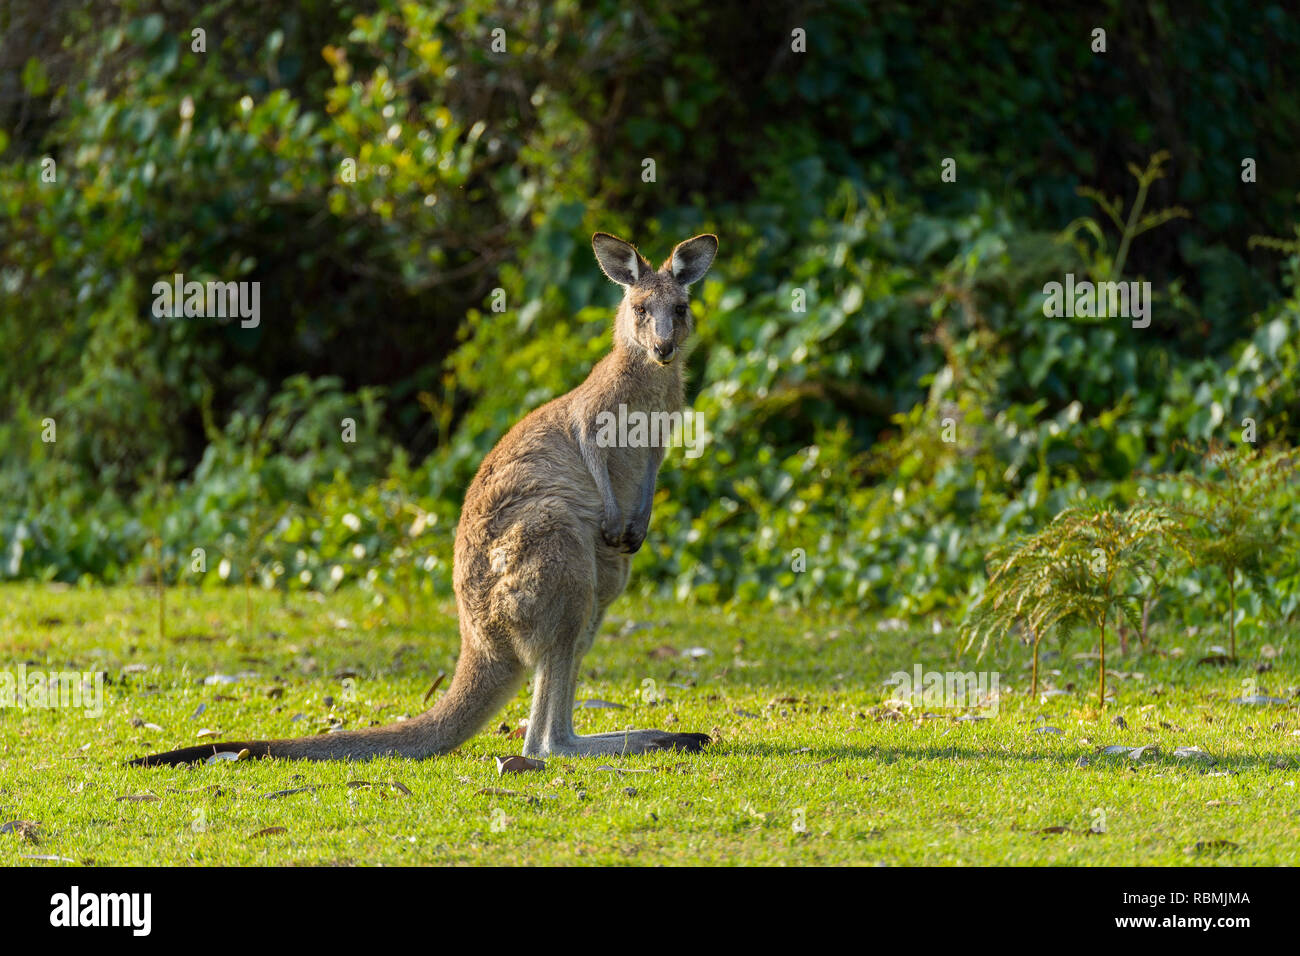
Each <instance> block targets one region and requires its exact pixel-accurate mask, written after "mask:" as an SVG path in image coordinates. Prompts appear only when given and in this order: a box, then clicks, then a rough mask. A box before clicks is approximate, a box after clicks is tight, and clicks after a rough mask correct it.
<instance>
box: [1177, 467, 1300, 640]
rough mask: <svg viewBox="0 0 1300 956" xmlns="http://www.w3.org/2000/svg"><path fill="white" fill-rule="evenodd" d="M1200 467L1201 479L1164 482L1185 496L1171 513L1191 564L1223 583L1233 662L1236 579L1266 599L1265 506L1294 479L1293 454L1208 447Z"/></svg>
mask: <svg viewBox="0 0 1300 956" xmlns="http://www.w3.org/2000/svg"><path fill="white" fill-rule="evenodd" d="M1203 463H1204V467H1203V470H1202V472H1201V474H1196V473H1195V472H1185V473H1180V474H1178V475H1174V476H1169V477H1172V478H1174V479H1175V480H1176V481H1178V482H1179V483H1180V484H1182V485H1183V487H1184V488H1185V489H1187V491H1188V494H1187V496H1186V498H1185V500H1183V501H1180V502H1178V503H1176V504H1175V505H1174V506H1173V511H1174V513H1175V515H1176V517H1177V518H1178V519H1179V521H1180V523H1181V531H1182V538H1183V542H1184V545H1185V548H1186V550H1187V551H1188V552H1189V554H1190V555H1191V558H1192V561H1193V563H1194V564H1195V565H1197V566H1200V565H1206V564H1209V565H1213V566H1215V567H1217V568H1219V569H1220V570H1221V571H1222V572H1223V575H1224V577H1225V578H1226V579H1227V582H1228V642H1229V644H1228V649H1229V656H1230V657H1231V658H1232V659H1233V660H1236V659H1237V578H1238V576H1239V575H1240V576H1241V577H1242V578H1244V579H1245V580H1246V581H1249V582H1250V583H1251V584H1252V585H1253V586H1254V588H1255V590H1256V591H1257V592H1258V593H1259V594H1261V595H1264V594H1267V592H1268V584H1267V581H1266V580H1265V575H1264V571H1265V561H1266V557H1267V555H1269V554H1270V553H1271V552H1272V550H1273V548H1274V546H1275V544H1276V534H1275V529H1274V528H1273V527H1272V526H1271V524H1270V522H1269V518H1268V516H1269V514H1270V511H1269V507H1268V504H1269V501H1270V500H1271V499H1272V498H1273V496H1274V494H1275V493H1276V492H1277V491H1278V490H1279V489H1280V488H1281V487H1282V486H1283V485H1284V484H1285V483H1286V482H1287V481H1289V480H1291V479H1292V478H1293V477H1294V475H1295V473H1296V468H1297V460H1296V457H1295V453H1294V452H1288V451H1278V450H1268V451H1259V450H1257V449H1255V448H1253V447H1251V446H1250V445H1240V446H1237V447H1235V448H1234V447H1224V446H1221V445H1218V444H1213V445H1211V446H1210V447H1209V449H1208V450H1207V451H1206V452H1205V453H1204V456H1203Z"/></svg>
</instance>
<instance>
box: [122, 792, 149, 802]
mask: <svg viewBox="0 0 1300 956" xmlns="http://www.w3.org/2000/svg"><path fill="white" fill-rule="evenodd" d="M116 799H117V801H118V802H119V803H121V802H122V801H123V800H125V801H126V802H128V803H154V802H156V801H157V800H158V798H157V797H155V796H154V795H153V794H152V793H131V794H126V795H124V796H121V797H117V798H116Z"/></svg>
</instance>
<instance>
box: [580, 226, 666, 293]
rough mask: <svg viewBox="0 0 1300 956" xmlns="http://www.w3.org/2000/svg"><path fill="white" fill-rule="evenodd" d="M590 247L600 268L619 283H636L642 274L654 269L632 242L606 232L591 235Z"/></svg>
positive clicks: (623, 284) (626, 284)
mask: <svg viewBox="0 0 1300 956" xmlns="http://www.w3.org/2000/svg"><path fill="white" fill-rule="evenodd" d="M591 248H592V250H593V251H594V252H595V253H596V261H597V262H598V263H600V270H601V271H602V272H604V273H605V275H607V276H609V277H610V279H612V280H613V281H614V282H617V283H618V284H619V285H622V286H629V285H636V282H637V280H638V279H640V278H641V277H642V276H643V275H645V274H646V273H647V272H653V271H654V270H653V269H652V268H651V266H650V263H648V262H646V261H645V259H643V258H642V257H641V253H639V252H637V251H636V248H635V247H634V246H633V245H632V243H630V242H624V241H623V240H622V239H620V238H618V237H617V236H611V235H610V234H609V233H607V232H598V233H596V234H595V235H594V236H592V237H591Z"/></svg>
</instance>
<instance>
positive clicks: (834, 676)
mask: <svg viewBox="0 0 1300 956" xmlns="http://www.w3.org/2000/svg"><path fill="white" fill-rule="evenodd" d="M168 610H169V621H168V632H169V633H168V637H167V639H166V640H165V641H163V642H160V641H159V640H158V632H157V607H156V604H155V603H154V599H153V596H152V595H151V594H150V593H149V592H147V591H144V590H135V589H119V590H109V591H103V590H86V591H83V590H77V589H66V588H63V589H59V588H53V587H47V586H35V585H33V586H4V587H3V588H0V657H2V658H3V664H0V669H4V670H9V671H11V672H14V671H16V670H17V668H18V667H19V665H20V664H23V663H25V664H26V666H27V668H28V669H29V670H34V669H38V668H39V669H43V670H45V671H47V672H48V671H56V670H79V671H95V670H98V671H103V672H104V673H105V674H106V677H107V681H106V683H105V685H104V702H103V703H104V706H103V713H102V715H100V716H99V717H97V718H95V717H89V716H86V715H84V714H83V713H81V712H78V711H76V710H71V709H47V710H42V709H31V708H29V709H26V710H19V709H16V708H11V709H3V710H0V823H5V822H8V821H30V822H33V823H35V824H38V825H39V827H38V829H35V830H33V829H32V828H30V827H24V826H15V827H11V828H10V832H8V833H4V834H0V864H3V865H15V864H26V865H38V866H55V865H59V863H58V862H57V861H41V862H37V861H35V860H33V859H32V858H34V857H60V858H66V859H68V860H71V861H74V862H75V863H80V864H87V865H95V864H116V865H159V864H161V865H184V864H200V865H203V864H319V863H324V864H345V865H370V864H442V863H456V864H476V863H477V864H548V863H634V864H655V863H663V864H678V863H681V864H686V863H709V864H730V863H744V864H779V863H788V864H817V863H824V864H891V865H898V864H903V865H914V864H1003V863H1005V864H1081V865H1132V864H1142V865H1171V864H1172V865H1188V864H1208V865H1220V864H1290V865H1295V864H1297V863H1300V793H1297V786H1296V782H1297V779H1300V759H1298V758H1297V753H1298V752H1300V715H1298V714H1297V697H1296V695H1297V693H1300V688H1298V687H1297V685H1300V663H1298V662H1297V652H1298V651H1300V642H1298V641H1297V637H1298V636H1300V635H1298V634H1297V632H1295V631H1294V630H1293V631H1290V632H1280V631H1279V632H1274V633H1272V634H1270V635H1268V636H1267V638H1266V639H1267V640H1268V643H1269V648H1268V650H1267V651H1265V649H1264V644H1263V640H1264V639H1262V638H1260V637H1258V636H1255V637H1247V638H1246V640H1245V642H1244V644H1243V657H1242V659H1241V661H1240V662H1238V663H1237V664H1233V665H1225V666H1214V665H1211V664H1198V663H1197V661H1198V659H1200V658H1202V657H1204V656H1206V653H1207V651H1208V647H1209V645H1211V644H1214V643H1220V642H1221V638H1220V637H1219V635H1218V634H1217V632H1216V631H1213V630H1211V629H1209V628H1205V627H1202V628H1201V632H1200V634H1199V636H1194V637H1189V636H1187V635H1184V634H1161V635H1159V636H1158V637H1159V643H1160V645H1161V646H1162V649H1163V650H1164V651H1165V652H1166V653H1164V654H1159V655H1157V654H1150V655H1146V656H1137V655H1134V654H1130V655H1129V656H1128V657H1121V656H1120V655H1119V654H1118V650H1117V649H1112V648H1108V659H1107V663H1108V665H1109V666H1111V667H1112V668H1113V673H1112V677H1111V679H1110V685H1111V687H1112V688H1113V689H1114V692H1115V696H1116V699H1115V701H1114V702H1113V703H1111V704H1109V705H1108V706H1107V708H1106V710H1105V712H1104V713H1103V714H1099V713H1098V712H1097V710H1096V709H1095V701H1096V697H1095V693H1096V677H1095V673H1096V672H1095V661H1093V660H1091V659H1082V660H1080V659H1075V657H1074V656H1073V653H1066V654H1064V655H1063V656H1060V657H1052V658H1050V659H1047V660H1045V661H1044V663H1043V668H1044V670H1045V671H1046V675H1045V680H1046V682H1047V686H1048V687H1049V688H1052V689H1054V690H1055V691H1057V692H1055V693H1052V694H1050V695H1047V696H1045V697H1044V696H1040V698H1039V699H1037V700H1034V699H1029V695H1028V688H1029V681H1028V666H1027V665H1028V656H1027V654H1022V653H1020V652H1019V649H1015V654H1014V656H1013V655H1012V649H1011V648H1004V649H1002V650H1000V651H997V652H993V653H992V654H991V655H990V656H987V657H986V658H985V660H984V661H983V662H980V663H979V664H976V662H975V659H974V655H973V654H971V655H965V656H959V655H956V654H955V651H954V648H955V637H954V636H953V632H952V630H951V629H950V628H944V627H940V626H936V625H935V623H934V622H918V626H916V627H912V628H910V629H904V628H903V627H902V625H900V624H899V623H898V622H881V621H877V620H873V619H869V618H861V617H856V616H853V615H851V614H846V615H845V616H842V617H836V618H829V617H824V616H818V615H812V614H808V613H805V612H799V611H782V610H779V609H778V610H772V609H769V608H760V609H758V610H754V611H745V612H743V613H740V612H737V613H730V612H725V611H720V610H711V609H691V608H688V607H683V606H680V605H677V604H673V603H670V602H654V603H648V602H645V601H642V600H639V599H633V598H624V599H623V600H621V601H620V602H619V603H618V604H616V605H615V607H614V608H613V609H612V613H611V615H610V618H609V619H608V620H607V621H606V625H605V630H604V633H603V634H602V636H601V637H600V638H599V639H598V640H597V643H596V646H595V647H594V648H593V650H592V652H591V653H590V654H589V655H588V657H587V659H586V662H585V669H584V673H583V681H582V683H581V685H580V688H579V694H578V696H579V698H583V699H594V700H598V701H605V702H609V703H613V704H620V705H623V708H622V709H617V708H613V707H607V706H601V707H583V708H582V709H580V710H579V711H578V712H577V715H576V723H577V725H578V729H579V732H583V733H585V732H594V731H607V730H616V729H619V728H623V727H630V726H636V727H658V728H662V729H672V730H684V731H703V732H707V733H709V734H711V735H712V736H713V738H714V743H713V745H712V746H711V747H710V748H709V749H708V750H706V752H705V753H703V754H699V755H693V756H687V755H680V754H672V753H664V754H657V755H653V756H644V757H626V758H602V759H553V760H549V761H547V765H546V767H545V769H544V770H543V771H541V772H532V773H526V774H506V775H505V776H498V773H497V769H496V763H495V759H494V758H496V757H498V756H506V755H510V754H516V753H519V752H520V748H521V746H522V741H521V740H518V739H512V738H510V737H509V736H507V735H506V734H505V733H502V732H500V731H499V730H498V725H499V724H506V725H508V727H510V728H513V727H516V726H518V723H519V721H520V720H521V719H522V718H523V717H525V716H526V715H527V711H528V698H527V696H526V691H525V692H521V693H520V695H519V696H517V697H516V698H515V699H514V700H513V701H512V702H511V703H510V705H509V706H508V707H507V708H506V710H505V711H503V712H502V714H501V715H500V717H499V718H498V719H497V720H495V721H494V722H493V724H492V725H491V726H490V727H489V728H488V729H487V730H485V731H484V732H483V733H482V734H480V735H479V736H478V737H476V738H474V739H473V740H472V741H470V742H469V743H468V744H467V745H466V746H464V747H463V748H461V750H459V751H458V752H456V753H455V754H452V755H450V756H447V757H443V758H440V759H434V760H427V761H423V762H407V761H401V760H392V759H386V760H380V761H375V762H372V763H367V764H351V765H348V764H307V763H276V762H270V761H242V762H238V763H234V762H223V763H218V764H214V765H210V766H198V767H193V768H176V769H172V768H162V769H149V770H141V769H130V768H128V767H126V766H124V762H125V761H126V760H127V759H129V758H131V757H134V756H139V755H142V754H145V753H149V752H152V751H156V750H162V749H170V748H172V747H178V746H183V745H189V744H193V743H201V742H203V740H207V739H211V740H213V741H215V740H217V739H221V738H234V739H242V738H261V737H266V736H268V735H271V736H297V735H302V734H307V733H313V732H323V731H325V730H326V729H328V728H329V727H330V726H331V725H337V724H340V723H341V725H342V726H344V727H348V728H354V727H362V726H366V725H367V724H369V723H371V722H372V721H379V722H388V721H390V720H392V719H395V718H397V717H398V716H400V715H403V714H408V715H409V714H414V713H417V712H419V711H420V710H422V709H423V705H422V698H423V697H424V694H425V692H426V691H427V690H428V688H429V686H430V684H431V683H432V682H433V678H434V677H435V676H436V675H437V673H438V672H439V671H440V670H445V671H447V672H448V674H449V675H450V672H451V670H452V667H453V664H454V662H455V656H456V652H457V648H458V638H457V632H456V624H455V619H454V613H453V608H452V606H451V605H450V603H448V604H446V605H445V606H441V607H437V608H433V607H431V608H430V609H429V610H428V612H427V613H425V614H422V615H417V617H422V618H424V619H425V620H426V621H427V624H428V626H427V629H426V628H423V627H420V628H417V627H409V626H405V625H404V624H403V623H401V622H400V620H390V619H389V617H388V614H387V612H386V611H384V610H382V609H381V610H378V611H377V610H374V609H373V608H371V607H369V605H368V599H367V596H366V595H364V594H362V593H360V592H346V593H342V594H339V595H335V596H333V597H330V598H328V599H324V600H314V599H312V598H311V597H309V596H305V595H295V596H292V597H290V599H289V601H288V603H287V604H282V603H281V602H280V600H279V598H278V597H275V596H272V595H262V594H259V595H258V596H257V597H256V599H255V605H254V611H255V613H254V625H255V626H254V631H253V632H252V633H249V632H247V631H246V627H245V613H244V612H245V608H244V595H243V594H242V593H241V592H238V591H232V592H230V593H216V594H212V593H197V592H187V591H174V592H171V593H170V594H169V601H168ZM399 617H400V616H399ZM921 625H924V626H921ZM697 648H702V649H705V650H706V651H707V652H708V653H707V654H705V653H701V652H700V651H698V650H694V651H693V649H697ZM1084 649H1085V644H1084V642H1083V640H1082V639H1077V640H1076V641H1075V642H1074V644H1073V646H1072V648H1071V649H1070V651H1071V652H1073V651H1082V650H1084ZM687 651H692V653H684V652H687ZM1112 651H1113V654H1112V653H1109V652H1112ZM918 663H919V664H921V665H922V666H923V667H925V668H926V670H937V671H951V670H974V669H976V668H977V667H978V668H981V669H985V670H996V671H998V672H999V673H1000V686H1001V691H1002V694H1001V699H1000V702H999V705H998V707H997V710H996V714H995V715H993V716H992V717H990V719H986V720H958V719H957V717H958V716H959V715H960V714H961V713H963V712H962V711H958V710H952V709H943V708H939V709H931V710H930V713H929V715H928V716H925V717H919V716H918V713H919V712H915V711H914V712H910V713H909V712H907V711H905V710H904V711H902V712H898V711H897V710H896V709H894V708H889V707H884V706H882V702H883V701H884V700H885V699H886V697H887V696H888V693H889V691H888V689H887V688H885V687H884V686H883V681H884V680H886V679H887V678H888V677H889V675H890V674H891V673H892V672H894V671H899V670H903V671H907V672H909V673H910V672H911V671H912V670H913V667H914V665H916V664H918ZM1257 666H1258V667H1263V668H1268V669H1267V670H1262V671H1259V672H1257ZM219 674H220V675H229V676H232V677H233V676H238V680H236V681H234V682H228V683H216V682H213V683H209V684H205V683H204V679H205V678H209V677H212V676H214V675H219ZM350 675H354V676H350ZM1251 678H1253V679H1254V680H1256V681H1257V682H1258V687H1257V688H1256V690H1255V692H1256V693H1258V694H1260V695H1271V696H1274V697H1279V698H1283V697H1284V698H1287V699H1288V702H1287V703H1283V704H1278V703H1266V704H1262V705H1251V704H1241V703H1234V702H1233V700H1232V699H1233V698H1237V697H1240V696H1241V695H1242V693H1243V683H1242V682H1243V681H1244V680H1247V679H1251ZM646 681H652V682H653V685H650V684H646V683H645V682H646ZM444 687H445V684H444ZM649 687H653V688H655V689H657V690H658V691H659V692H660V693H661V694H662V695H664V696H665V697H666V700H664V701H663V702H659V703H653V704H652V703H646V702H644V699H643V698H642V697H640V696H639V695H640V694H641V693H642V690H643V688H649ZM1041 689H1042V688H1040V690H1041ZM1247 692H1249V688H1247ZM1116 717H1122V718H1123V721H1124V723H1125V724H1126V725H1127V726H1120V725H1119V724H1117V723H1116V722H1114V720H1115V718H1116ZM1050 728H1055V729H1056V730H1059V731H1060V733H1056V732H1053V730H1052V729H1050ZM207 730H210V731H215V732H216V736H214V737H206V736H205V737H200V736H199V734H200V732H201V731H207ZM1144 744H1157V745H1158V752H1156V751H1155V750H1154V749H1152V750H1148V751H1145V752H1143V753H1142V754H1140V755H1139V756H1138V758H1137V759H1133V758H1132V757H1131V756H1130V755H1128V754H1105V753H1101V752H1099V751H1100V749H1101V748H1102V747H1105V746H1108V745H1127V746H1131V747H1138V746H1141V745H1144ZM1180 747H1199V748H1200V749H1201V750H1202V751H1204V752H1205V754H1206V755H1207V756H1206V757H1197V756H1191V757H1178V756H1175V754H1174V751H1175V750H1176V749H1177V748H1180ZM1081 758H1082V759H1081ZM281 791H294V792H292V793H288V794H285V795H282V796H276V797H268V796H267V795H268V794H276V793H278V792H281ZM126 798H132V799H126ZM799 821H802V822H803V826H802V827H799ZM272 828H283V829H282V830H273V829H272ZM1051 828H1067V829H1066V830H1065V831H1063V832H1060V831H1058V832H1050V831H1051ZM268 830H269V831H270V832H264V831H268ZM1094 830H1099V831H1102V832H1091V831H1094ZM1044 831H1049V832H1044ZM1219 841H1226V842H1219ZM1198 844H1201V846H1200V848H1199V849H1198V847H1197V845H1198ZM64 865H66V864H64Z"/></svg>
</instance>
